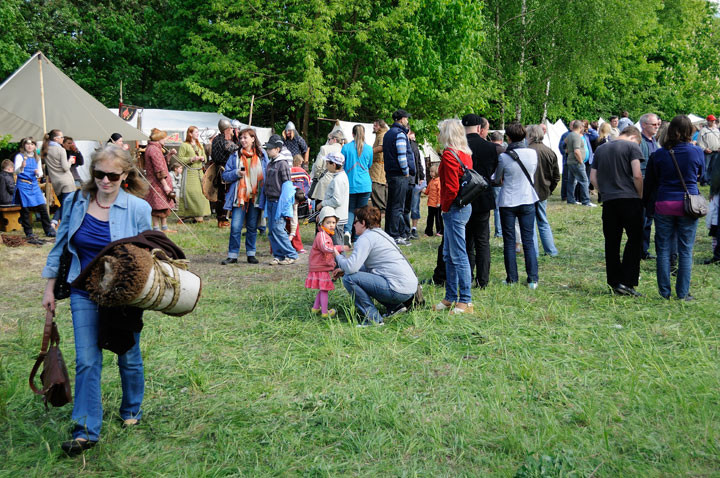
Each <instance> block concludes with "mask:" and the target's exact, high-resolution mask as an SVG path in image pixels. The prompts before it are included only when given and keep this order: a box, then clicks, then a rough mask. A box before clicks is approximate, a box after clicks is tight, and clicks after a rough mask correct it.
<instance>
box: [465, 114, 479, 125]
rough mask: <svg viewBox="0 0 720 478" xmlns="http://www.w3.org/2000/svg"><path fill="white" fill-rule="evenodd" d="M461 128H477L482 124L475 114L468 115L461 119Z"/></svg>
mask: <svg viewBox="0 0 720 478" xmlns="http://www.w3.org/2000/svg"><path fill="white" fill-rule="evenodd" d="M462 124H463V126H479V125H481V124H482V122H481V121H480V116H479V115H476V114H475V113H469V114H466V115H465V116H463V117H462Z"/></svg>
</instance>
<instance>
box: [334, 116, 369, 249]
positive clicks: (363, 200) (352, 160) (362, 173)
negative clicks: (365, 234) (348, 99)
mask: <svg viewBox="0 0 720 478" xmlns="http://www.w3.org/2000/svg"><path fill="white" fill-rule="evenodd" d="M352 135H353V141H351V142H350V143H348V144H346V145H345V146H343V148H342V151H341V152H342V154H343V156H345V173H346V174H347V176H348V182H349V183H350V202H349V204H348V221H347V224H345V237H344V239H345V245H346V246H349V245H350V244H351V243H352V240H351V239H354V237H352V238H351V231H352V227H353V220H354V219H355V212H354V211H355V209H359V208H361V207H364V206H367V203H368V199H370V192H371V191H372V180H371V179H370V171H369V168H370V166H371V165H372V162H373V149H372V146H370V145H369V144H366V143H365V128H364V127H363V125H361V124H356V125H355V126H353V129H352ZM353 236H354V235H353Z"/></svg>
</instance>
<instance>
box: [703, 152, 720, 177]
mask: <svg viewBox="0 0 720 478" xmlns="http://www.w3.org/2000/svg"><path fill="white" fill-rule="evenodd" d="M719 157H720V152H718V151H713V152H712V153H709V154H705V172H704V173H703V177H702V182H703V183H705V184H707V183H709V182H710V180H711V178H712V170H713V168H716V167H720V166H718V158H719Z"/></svg>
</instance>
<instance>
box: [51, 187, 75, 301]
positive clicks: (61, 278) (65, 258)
mask: <svg viewBox="0 0 720 478" xmlns="http://www.w3.org/2000/svg"><path fill="white" fill-rule="evenodd" d="M78 194H79V191H75V194H74V195H73V200H72V203H70V214H72V209H73V206H75V201H76V200H77V197H78ZM70 214H68V217H70ZM69 243H70V236H68V238H67V241H66V242H65V245H64V246H63V251H62V254H61V255H60V263H59V264H58V273H57V278H56V279H55V287H54V288H53V293H54V294H55V300H63V299H67V298H68V297H70V284H69V283H68V281H67V278H68V273H69V272H70V263H71V262H72V254H71V253H70V250H69V249H68V244H69Z"/></svg>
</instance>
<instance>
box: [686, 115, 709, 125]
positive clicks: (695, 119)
mask: <svg viewBox="0 0 720 478" xmlns="http://www.w3.org/2000/svg"><path fill="white" fill-rule="evenodd" d="M688 118H690V121H691V122H692V124H700V123H704V122H705V118H701V117H699V116H698V115H694V114H692V113H690V114H689V115H688Z"/></svg>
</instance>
